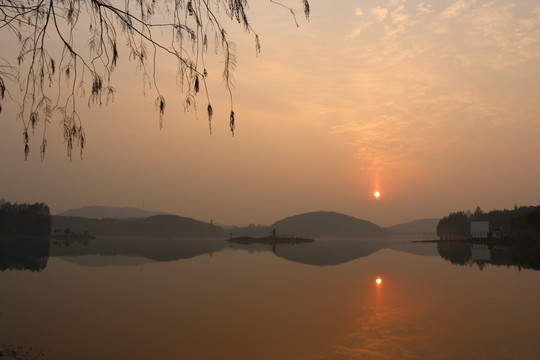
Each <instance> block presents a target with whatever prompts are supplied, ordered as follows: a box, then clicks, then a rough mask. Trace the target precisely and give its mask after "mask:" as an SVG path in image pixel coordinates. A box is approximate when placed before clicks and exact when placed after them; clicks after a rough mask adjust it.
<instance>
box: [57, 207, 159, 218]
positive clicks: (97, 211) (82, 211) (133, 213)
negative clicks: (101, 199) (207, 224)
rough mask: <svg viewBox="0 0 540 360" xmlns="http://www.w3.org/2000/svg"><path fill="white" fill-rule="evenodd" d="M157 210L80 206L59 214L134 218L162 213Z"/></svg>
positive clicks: (85, 216)
mask: <svg viewBox="0 0 540 360" xmlns="http://www.w3.org/2000/svg"><path fill="white" fill-rule="evenodd" d="M162 214H164V213H162V212H157V211H148V210H142V209H137V208H132V207H112V206H97V205H95V206H82V207H80V208H76V209H71V210H67V211H64V212H61V213H59V214H57V215H59V216H77V217H82V218H87V219H107V218H109V219H129V218H131V219H134V218H144V217H149V216H153V215H162Z"/></svg>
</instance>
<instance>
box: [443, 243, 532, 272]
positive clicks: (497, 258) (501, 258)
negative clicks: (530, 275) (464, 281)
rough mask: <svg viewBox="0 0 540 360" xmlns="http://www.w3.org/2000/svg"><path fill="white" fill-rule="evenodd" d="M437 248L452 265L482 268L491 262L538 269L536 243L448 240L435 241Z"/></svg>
mask: <svg viewBox="0 0 540 360" xmlns="http://www.w3.org/2000/svg"><path fill="white" fill-rule="evenodd" d="M437 250H438V252H439V254H440V256H441V257H442V258H443V259H445V260H448V261H450V262H451V263H452V264H454V265H461V266H465V265H469V266H473V265H476V266H478V268H479V269H483V268H484V267H485V266H486V264H491V265H495V266H515V267H517V268H519V269H533V270H540V244H537V243H531V244H519V245H516V246H501V245H487V244H472V243H466V242H450V241H448V242H439V243H437Z"/></svg>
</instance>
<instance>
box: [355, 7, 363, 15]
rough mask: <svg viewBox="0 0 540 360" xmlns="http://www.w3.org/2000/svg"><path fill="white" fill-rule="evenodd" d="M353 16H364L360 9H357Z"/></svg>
mask: <svg viewBox="0 0 540 360" xmlns="http://www.w3.org/2000/svg"><path fill="white" fill-rule="evenodd" d="M355 14H356V15H357V16H362V15H364V10H362V9H361V8H358V9H356V11H355Z"/></svg>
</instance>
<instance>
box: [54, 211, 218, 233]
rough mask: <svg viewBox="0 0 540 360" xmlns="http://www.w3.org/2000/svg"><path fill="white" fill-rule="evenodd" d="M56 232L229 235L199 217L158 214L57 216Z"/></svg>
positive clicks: (55, 222) (55, 220) (55, 218)
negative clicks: (141, 215) (123, 217)
mask: <svg viewBox="0 0 540 360" xmlns="http://www.w3.org/2000/svg"><path fill="white" fill-rule="evenodd" d="M52 228H53V231H54V232H55V233H56V232H61V231H66V230H67V229H69V231H70V232H85V231H88V232H89V233H90V234H92V235H94V236H114V237H139V238H142V237H152V238H154V237H169V238H181V237H225V236H226V233H225V230H223V229H222V228H220V227H218V226H215V225H212V224H208V223H204V222H201V221H198V220H194V219H190V218H186V217H181V216H176V215H155V216H150V217H148V218H142V219H111V218H107V219H88V218H82V217H73V216H58V215H56V216H53V217H52Z"/></svg>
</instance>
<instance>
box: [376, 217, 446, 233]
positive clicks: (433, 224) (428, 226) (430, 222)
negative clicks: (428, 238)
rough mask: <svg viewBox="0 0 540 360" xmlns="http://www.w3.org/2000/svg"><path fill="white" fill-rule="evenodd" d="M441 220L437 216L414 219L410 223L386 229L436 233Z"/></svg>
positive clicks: (401, 231) (396, 231)
mask: <svg viewBox="0 0 540 360" xmlns="http://www.w3.org/2000/svg"><path fill="white" fill-rule="evenodd" d="M439 220H440V219H435V218H433V219H420V220H414V221H411V222H408V223H404V224H398V225H394V226H390V227H387V228H386V229H387V230H390V231H392V232H394V233H398V234H436V233H437V225H438V224H439Z"/></svg>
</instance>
